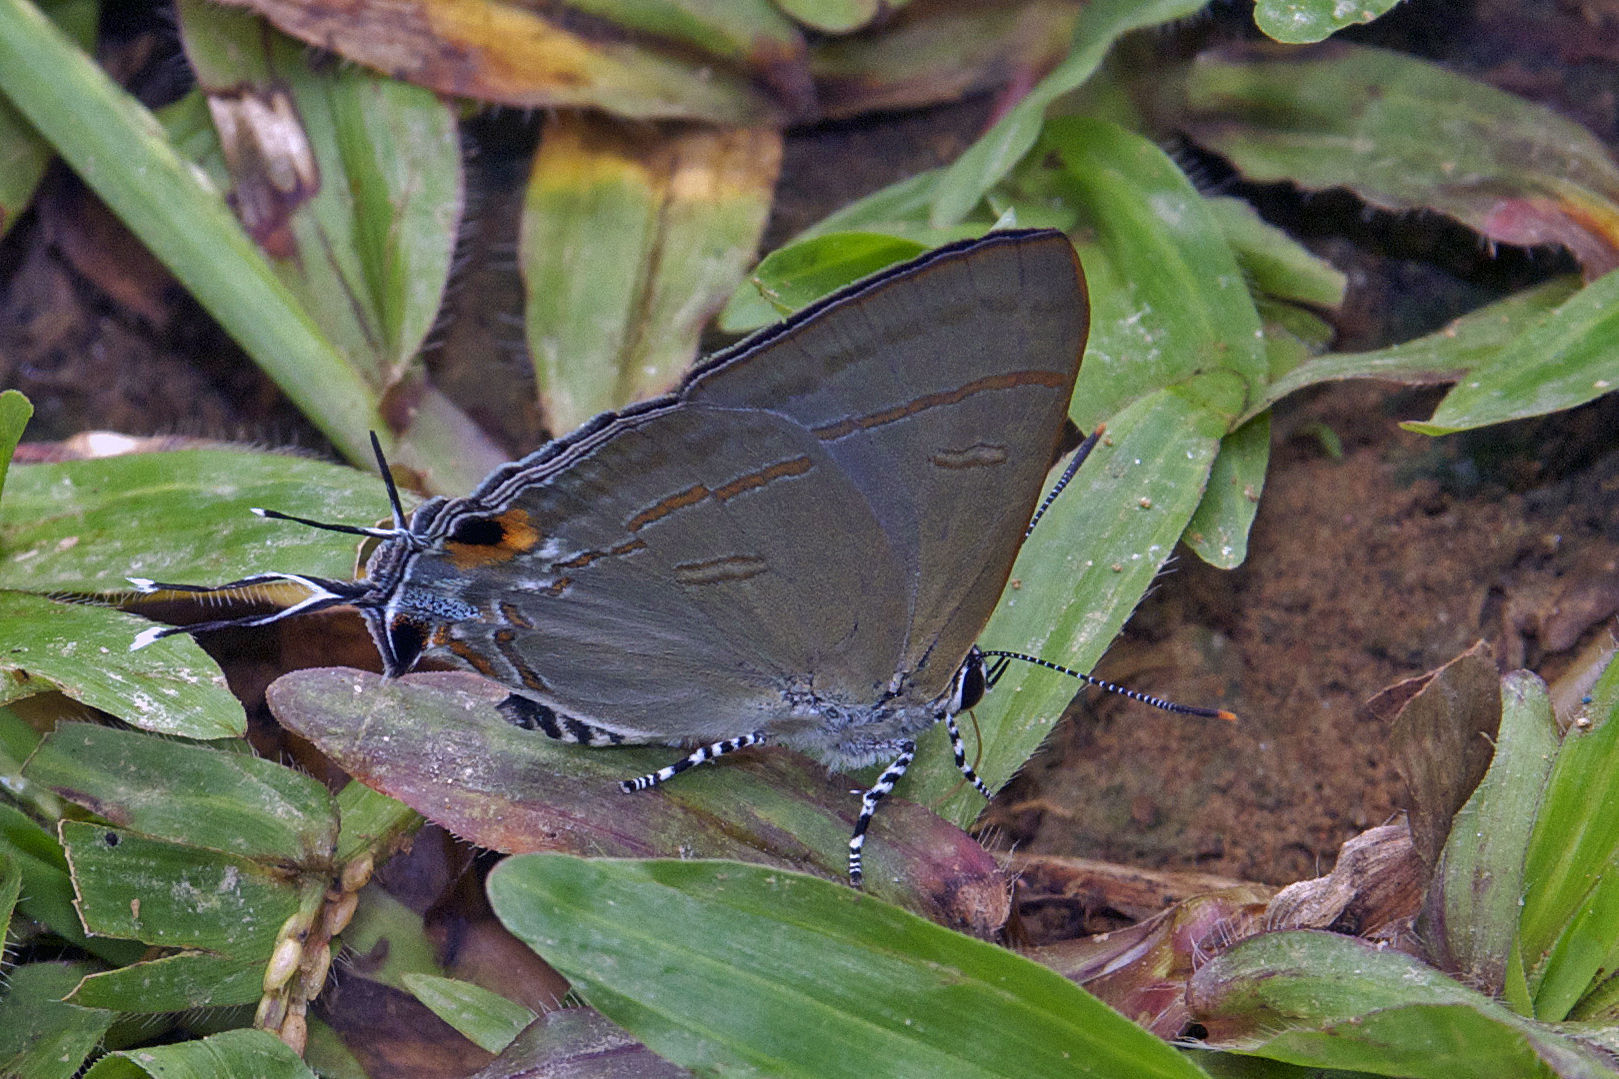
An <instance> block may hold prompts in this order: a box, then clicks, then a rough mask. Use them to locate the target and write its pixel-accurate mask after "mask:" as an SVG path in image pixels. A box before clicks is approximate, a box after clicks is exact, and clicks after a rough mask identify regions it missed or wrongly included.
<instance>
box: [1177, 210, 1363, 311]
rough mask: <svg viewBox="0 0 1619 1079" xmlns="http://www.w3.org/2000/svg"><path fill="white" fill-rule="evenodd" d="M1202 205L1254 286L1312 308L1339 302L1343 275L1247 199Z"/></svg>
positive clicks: (1346, 281) (1346, 282) (1345, 285)
mask: <svg viewBox="0 0 1619 1079" xmlns="http://www.w3.org/2000/svg"><path fill="white" fill-rule="evenodd" d="M1203 205H1204V206H1205V207H1206V208H1207V209H1208V212H1209V214H1210V215H1211V216H1212V217H1213V218H1214V221H1215V223H1216V224H1217V225H1218V226H1219V228H1220V234H1221V235H1222V236H1224V237H1225V241H1226V243H1228V244H1229V245H1231V250H1232V253H1233V254H1235V255H1236V256H1237V264H1238V265H1239V266H1241V267H1242V271H1243V273H1244V274H1246V275H1247V277H1248V280H1249V281H1250V282H1251V283H1252V284H1253V286H1254V288H1255V289H1257V290H1258V291H1260V292H1263V293H1266V294H1267V295H1270V296H1274V297H1276V298H1277V299H1279V300H1290V301H1293V302H1296V303H1308V304H1314V305H1316V306H1317V307H1337V306H1338V305H1339V304H1341V303H1343V302H1344V292H1345V290H1346V289H1347V288H1348V287H1349V277H1348V275H1347V274H1345V273H1344V272H1343V271H1342V270H1340V269H1338V268H1337V267H1336V266H1334V265H1332V263H1330V262H1328V261H1327V260H1326V259H1323V258H1321V257H1319V256H1317V255H1314V254H1312V253H1311V252H1310V250H1309V249H1308V248H1306V247H1305V246H1304V245H1303V244H1301V243H1299V242H1298V241H1297V240H1295V239H1293V238H1292V237H1291V236H1289V235H1288V234H1287V233H1285V232H1283V231H1282V230H1281V229H1279V228H1277V227H1276V226H1275V225H1272V224H1270V223H1269V222H1267V221H1266V220H1265V219H1264V218H1262V217H1260V216H1259V211H1257V210H1255V209H1254V207H1253V204H1252V203H1249V202H1246V201H1244V200H1243V199H1239V198H1232V197H1229V196H1226V197H1219V198H1205V199H1204V200H1203Z"/></svg>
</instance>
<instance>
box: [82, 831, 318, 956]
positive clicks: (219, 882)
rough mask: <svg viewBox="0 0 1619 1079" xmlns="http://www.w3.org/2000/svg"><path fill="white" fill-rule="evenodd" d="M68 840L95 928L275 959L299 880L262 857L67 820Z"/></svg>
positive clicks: (152, 941)
mask: <svg viewBox="0 0 1619 1079" xmlns="http://www.w3.org/2000/svg"><path fill="white" fill-rule="evenodd" d="M61 835H62V846H63V848H64V849H65V850H66V852H67V860H68V865H69V866H70V867H71V868H72V871H73V885H74V890H75V892H76V893H77V895H78V908H79V913H80V915H81V916H82V917H83V918H84V924H85V925H86V926H88V927H89V929H90V931H91V932H93V933H102V934H106V935H109V936H115V937H128V938H132V939H135V940H141V941H145V942H146V943H147V944H158V945H162V946H164V947H177V948H204V949H207V950H209V951H213V952H218V953H220V954H223V955H226V956H231V957H237V958H249V957H255V956H256V957H259V958H260V959H261V960H262V959H268V958H269V955H270V949H271V947H272V946H273V945H274V943H275V939H276V934H277V933H279V932H280V930H281V926H282V924H283V923H284V922H285V921H286V920H287V918H288V917H290V916H291V915H292V914H293V913H294V912H295V911H297V910H298V907H299V902H300V898H301V896H300V893H299V889H298V886H297V885H296V884H294V883H293V882H292V881H290V880H289V879H288V878H287V876H286V874H284V873H279V872H274V871H272V870H270V869H268V868H266V867H265V866H263V865H260V864H259V863H257V862H254V861H251V860H249V859H246V858H238V857H235V856H232V855H228V854H219V853H217V852H213V851H205V850H202V849H201V848H198V847H188V846H182V845H180V844H176V843H165V842H162V841H159V840H153V839H147V838H145V837H144V836H139V835H136V834H134V833H132V832H126V831H123V830H121V829H118V828H112V827H108V826H107V825H104V824H100V825H98V824H88V823H84V822H80V821H64V822H62V825H61Z"/></svg>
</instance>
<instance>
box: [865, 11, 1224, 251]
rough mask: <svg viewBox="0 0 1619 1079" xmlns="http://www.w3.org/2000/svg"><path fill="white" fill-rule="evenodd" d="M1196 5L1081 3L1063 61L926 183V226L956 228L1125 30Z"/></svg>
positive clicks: (1168, 18) (1174, 16) (1154, 22)
mask: <svg viewBox="0 0 1619 1079" xmlns="http://www.w3.org/2000/svg"><path fill="white" fill-rule="evenodd" d="M1202 6H1203V0H1146V2H1143V0H1094V2H1092V3H1090V4H1087V5H1086V6H1085V10H1084V11H1083V12H1082V13H1081V15H1080V19H1079V22H1077V23H1076V24H1075V25H1074V36H1073V43H1072V45H1071V46H1070V51H1069V54H1068V56H1067V58H1066V59H1064V60H1063V62H1062V63H1060V64H1058V65H1057V66H1056V67H1055V68H1053V69H1052V71H1051V72H1050V73H1049V74H1048V75H1046V77H1045V78H1043V79H1041V80H1040V81H1039V82H1038V83H1036V84H1035V85H1034V87H1033V88H1032V89H1031V90H1030V91H1029V92H1028V93H1027V94H1026V95H1024V97H1023V98H1022V100H1020V101H1019V102H1018V103H1017V104H1016V105H1014V106H1013V107H1012V108H1010V109H1008V110H1007V112H1006V113H1005V115H1003V116H1002V117H1001V118H1000V119H999V120H997V121H996V122H995V125H994V126H993V127H991V128H990V129H989V130H988V131H987V132H985V133H984V135H983V136H982V137H981V138H979V140H978V141H977V142H975V143H973V144H972V145H971V146H969V147H968V148H967V152H966V153H964V154H962V155H961V156H960V157H959V158H957V159H956V161H955V163H954V164H952V165H950V166H949V167H948V168H947V169H945V170H944V172H943V173H941V174H940V175H938V176H937V177H935V178H934V179H933V180H932V181H931V182H930V186H932V187H933V190H932V210H931V214H930V218H929V220H930V223H931V224H932V225H934V226H935V227H939V228H942V227H944V226H947V225H954V224H957V223H958V222H960V221H961V220H963V219H964V218H965V217H966V216H967V215H968V214H969V213H971V212H972V210H973V208H974V207H975V206H977V204H978V202H979V200H981V199H982V198H983V197H984V195H985V194H986V193H987V192H988V191H989V189H990V188H991V187H993V186H995V184H996V183H997V182H999V181H1000V179H1001V178H1002V177H1003V176H1005V175H1006V174H1007V173H1008V172H1010V171H1011V170H1012V167H1013V166H1014V165H1016V164H1017V163H1018V161H1019V160H1021V159H1022V157H1023V155H1024V154H1026V153H1028V152H1029V149H1030V148H1031V147H1032V146H1033V145H1034V143H1035V139H1036V138H1037V137H1038V136H1039V133H1040V127H1041V124H1042V123H1043V122H1044V120H1045V112H1046V107H1047V106H1048V105H1050V104H1051V103H1052V102H1053V101H1055V100H1056V99H1057V98H1059V97H1061V96H1062V95H1063V94H1066V93H1068V92H1069V91H1070V90H1073V89H1075V88H1077V87H1079V86H1080V85H1082V84H1083V83H1084V82H1085V80H1086V79H1088V78H1090V77H1091V75H1092V74H1093V73H1094V72H1095V71H1096V68H1097V66H1098V65H1100V64H1101V62H1102V57H1103V56H1104V55H1106V53H1107V51H1108V49H1110V48H1111V47H1112V46H1113V43H1114V42H1115V41H1116V40H1117V39H1118V38H1119V37H1121V36H1122V35H1124V34H1126V33H1129V32H1130V31H1131V30H1138V29H1141V28H1142V27H1147V26H1155V25H1157V24H1159V23H1165V22H1170V21H1172V20H1175V19H1180V18H1185V17H1186V16H1188V15H1190V14H1192V13H1193V12H1195V11H1197V10H1198V9H1199V8H1201V7H1202ZM840 227H843V228H848V227H850V226H848V225H843V226H840Z"/></svg>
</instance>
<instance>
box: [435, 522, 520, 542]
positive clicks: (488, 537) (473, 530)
mask: <svg viewBox="0 0 1619 1079" xmlns="http://www.w3.org/2000/svg"><path fill="white" fill-rule="evenodd" d="M505 538H506V526H505V525H503V524H501V523H500V522H499V521H497V520H496V519H495V518H493V517H465V518H462V519H461V520H459V521H457V522H455V527H454V528H452V529H451V530H450V535H449V540H450V542H451V543H464V544H466V545H467V546H469V547H499V546H500V544H501V541H503V540H504V539H505Z"/></svg>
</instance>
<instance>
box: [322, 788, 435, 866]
mask: <svg viewBox="0 0 1619 1079" xmlns="http://www.w3.org/2000/svg"><path fill="white" fill-rule="evenodd" d="M337 820H338V832H337V854H336V856H335V860H336V862H337V864H338V865H344V864H346V863H347V862H348V861H349V859H351V858H354V857H356V856H358V855H360V854H362V853H371V854H372V855H373V856H375V855H376V853H377V852H379V851H385V850H393V849H394V844H395V841H396V840H400V839H403V838H404V837H406V836H409V835H410V834H411V833H413V832H415V831H416V829H418V828H420V827H421V825H422V818H421V816H420V815H419V814H418V813H417V812H416V811H415V810H414V809H411V808H410V807H409V806H407V805H405V804H404V803H403V802H396V801H394V800H393V799H392V798H389V797H388V796H387V795H386V794H382V793H380V792H378V791H374V790H372V789H371V788H370V787H367V786H366V785H365V784H364V783H361V782H359V781H358V780H350V781H349V782H348V783H346V784H344V786H343V789H342V790H340V791H338V792H337Z"/></svg>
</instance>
